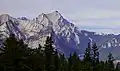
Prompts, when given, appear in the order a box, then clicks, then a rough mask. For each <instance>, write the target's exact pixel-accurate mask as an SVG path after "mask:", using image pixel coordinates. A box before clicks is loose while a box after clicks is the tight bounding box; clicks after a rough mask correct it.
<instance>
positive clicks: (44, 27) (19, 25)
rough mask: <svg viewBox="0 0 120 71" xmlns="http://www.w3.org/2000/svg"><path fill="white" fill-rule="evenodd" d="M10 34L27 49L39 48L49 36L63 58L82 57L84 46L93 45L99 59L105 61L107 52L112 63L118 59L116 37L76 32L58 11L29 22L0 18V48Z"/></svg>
mask: <svg viewBox="0 0 120 71" xmlns="http://www.w3.org/2000/svg"><path fill="white" fill-rule="evenodd" d="M80 24H82V23H80ZM10 33H12V34H15V35H16V38H19V39H23V40H24V41H25V43H27V44H28V45H29V47H31V48H37V46H38V44H41V45H42V46H43V45H44V43H45V40H46V37H47V36H49V35H50V34H52V35H53V41H54V46H55V47H56V48H57V49H58V50H60V51H61V52H63V53H64V54H65V55H66V56H68V55H69V53H70V52H77V54H79V55H82V54H83V52H84V50H85V48H86V47H87V43H88V42H92V43H94V42H96V43H97V44H98V47H99V48H100V58H101V59H105V57H107V54H108V52H112V53H113V55H114V56H115V57H116V59H119V58H120V55H119V53H120V52H119V49H120V35H114V34H97V33H95V32H89V31H86V30H82V29H78V28H77V27H76V26H75V25H74V24H73V23H71V22H69V21H67V20H66V19H65V18H64V17H63V16H62V15H61V14H60V13H59V12H58V11H54V12H53V13H48V14H44V13H42V14H40V15H38V16H37V17H36V18H34V19H33V20H29V19H27V18H26V17H21V18H13V17H11V16H10V15H8V14H2V15H0V44H2V42H3V41H4V40H5V38H6V37H8V36H9V34H10Z"/></svg>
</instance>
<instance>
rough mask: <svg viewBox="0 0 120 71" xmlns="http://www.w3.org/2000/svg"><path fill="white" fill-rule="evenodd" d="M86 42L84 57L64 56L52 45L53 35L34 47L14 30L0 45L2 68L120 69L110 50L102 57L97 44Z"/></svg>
mask: <svg viewBox="0 0 120 71" xmlns="http://www.w3.org/2000/svg"><path fill="white" fill-rule="evenodd" d="M86 45H88V47H86V50H85V51H84V58H83V59H80V58H79V57H78V56H77V53H76V52H74V53H70V55H69V57H65V55H64V54H62V53H59V52H58V50H57V49H54V48H53V41H52V37H47V39H46V43H45V45H44V46H43V47H42V46H41V45H38V46H39V48H35V49H31V48H29V47H28V46H27V44H25V43H24V42H23V40H21V39H16V38H15V36H14V35H13V34H11V35H10V36H9V38H7V39H6V40H5V42H4V43H3V44H2V47H1V48H0V71H120V63H117V65H115V64H114V63H113V61H114V58H113V56H112V54H111V53H109V54H108V56H107V57H108V59H107V60H105V61H101V60H99V52H98V47H97V45H96V44H95V43H94V44H93V45H91V44H90V43H88V44H87V43H86Z"/></svg>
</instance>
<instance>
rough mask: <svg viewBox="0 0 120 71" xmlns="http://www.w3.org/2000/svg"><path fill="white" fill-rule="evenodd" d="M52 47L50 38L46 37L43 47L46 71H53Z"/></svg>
mask: <svg viewBox="0 0 120 71" xmlns="http://www.w3.org/2000/svg"><path fill="white" fill-rule="evenodd" d="M52 45H53V41H52V36H51V37H47V39H46V43H45V45H44V48H45V50H44V54H45V69H46V70H47V71H54V63H53V55H54V48H53V46H52Z"/></svg>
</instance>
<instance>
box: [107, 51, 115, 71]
mask: <svg viewBox="0 0 120 71" xmlns="http://www.w3.org/2000/svg"><path fill="white" fill-rule="evenodd" d="M113 61H114V57H113V56H112V53H109V54H108V60H107V66H108V71H114V63H113Z"/></svg>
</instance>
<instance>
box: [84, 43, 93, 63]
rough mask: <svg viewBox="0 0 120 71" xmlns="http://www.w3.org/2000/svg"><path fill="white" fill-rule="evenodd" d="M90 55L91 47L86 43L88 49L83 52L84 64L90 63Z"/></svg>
mask: <svg viewBox="0 0 120 71" xmlns="http://www.w3.org/2000/svg"><path fill="white" fill-rule="evenodd" d="M91 57H92V55H91V45H90V43H88V47H87V48H86V50H85V52H84V59H83V60H84V62H88V63H91V62H92V58H91Z"/></svg>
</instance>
